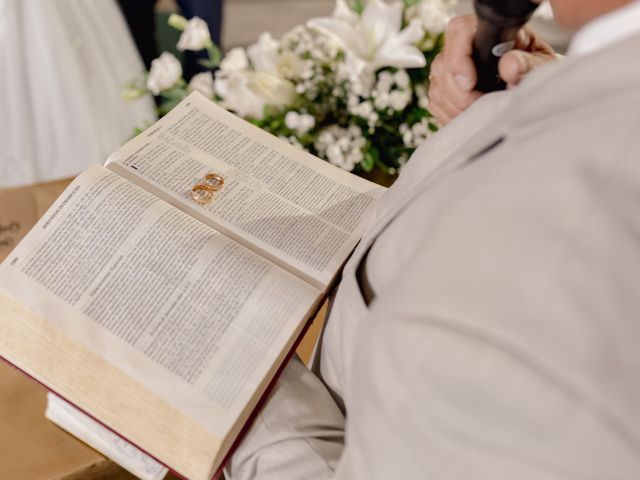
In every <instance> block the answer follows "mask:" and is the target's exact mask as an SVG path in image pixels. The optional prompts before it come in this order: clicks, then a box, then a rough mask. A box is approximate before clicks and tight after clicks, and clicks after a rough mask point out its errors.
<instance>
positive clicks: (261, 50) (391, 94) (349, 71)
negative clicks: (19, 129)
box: [126, 0, 455, 175]
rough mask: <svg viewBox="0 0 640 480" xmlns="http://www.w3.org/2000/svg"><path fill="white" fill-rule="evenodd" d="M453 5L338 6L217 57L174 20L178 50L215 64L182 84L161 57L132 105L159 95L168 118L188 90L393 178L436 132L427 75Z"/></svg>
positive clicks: (205, 40)
mask: <svg viewBox="0 0 640 480" xmlns="http://www.w3.org/2000/svg"><path fill="white" fill-rule="evenodd" d="M454 1H455V0H404V1H394V2H390V3H388V2H385V1H383V0H368V1H365V0H351V1H348V0H337V3H336V7H335V10H334V12H333V15H332V16H331V17H323V18H314V19H311V20H309V21H308V22H307V23H306V25H300V26H297V27H295V28H294V29H293V30H291V31H289V32H287V33H285V34H284V35H283V36H282V37H281V38H280V39H279V40H278V39H274V38H273V37H272V36H271V35H270V34H269V33H263V34H262V35H261V36H260V38H259V39H258V41H257V42H256V43H255V44H253V45H251V46H249V47H247V48H246V49H245V48H240V47H238V48H234V49H232V50H230V51H229V52H228V53H227V54H226V56H225V57H224V59H221V55H220V53H219V50H218V49H217V48H216V47H215V46H214V45H213V43H212V42H211V38H210V36H209V32H208V30H207V27H206V24H205V23H204V22H203V21H202V20H200V19H198V18H194V19H191V20H189V21H188V22H187V20H186V19H184V18H183V17H180V16H178V15H172V16H171V17H170V19H169V24H170V25H172V26H173V27H175V28H177V29H179V30H182V35H181V37H180V41H179V43H178V49H180V50H205V49H206V50H207V51H208V53H209V59H208V60H206V61H205V63H206V66H208V67H214V66H219V68H218V70H216V72H215V75H213V74H212V73H211V72H206V73H201V74H198V75H196V76H194V77H193V79H192V80H191V81H190V82H189V83H188V84H187V83H186V82H185V81H184V80H183V78H182V70H181V67H180V63H179V61H178V60H177V59H176V58H175V57H174V56H173V55H171V54H170V53H163V54H162V55H161V56H160V57H159V58H157V59H156V60H154V61H153V63H152V66H151V70H150V72H149V74H148V76H147V78H146V82H145V84H144V85H142V84H135V83H134V84H131V85H129V88H128V90H127V92H126V97H127V98H133V97H136V96H139V95H141V94H145V93H147V92H151V93H153V94H154V95H157V96H159V97H160V102H159V103H160V107H159V110H160V113H161V114H163V113H166V112H167V111H168V110H170V109H171V108H172V107H173V106H174V105H175V104H176V103H177V102H179V101H180V100H181V99H182V98H184V97H185V96H186V95H187V94H188V93H189V92H190V91H194V90H197V91H200V92H201V93H203V94H204V95H206V96H208V97H209V98H212V99H213V100H215V101H216V102H218V103H219V104H220V105H221V106H222V107H224V108H226V109H228V110H230V111H232V112H234V113H236V114H237V115H239V116H241V117H243V118H245V119H247V120H249V121H250V122H252V123H254V124H255V125H257V126H259V127H261V128H263V129H265V130H267V131H269V132H271V133H273V134H274V135H277V136H279V137H281V138H283V139H286V140H287V141H288V142H290V143H292V144H294V145H297V146H299V147H300V148H303V149H305V150H308V151H309V152H311V153H313V154H315V155H317V156H319V157H321V158H324V159H326V160H328V161H329V162H331V163H332V164H334V165H337V166H339V167H341V168H344V169H345V170H349V171H354V172H356V173H362V172H371V171H373V170H374V169H377V170H379V171H381V172H383V173H385V174H390V175H396V174H397V173H398V171H399V169H400V168H401V167H402V165H403V164H404V163H405V162H406V161H407V159H408V158H409V156H410V155H411V153H412V152H413V151H414V150H415V148H416V147H418V145H420V143H421V142H422V141H424V139H425V138H426V137H427V136H428V135H430V134H431V133H432V132H435V131H436V130H437V125H436V123H435V119H434V118H433V117H432V115H431V114H430V113H429V110H428V99H427V82H428V76H429V67H430V64H431V61H432V60H433V58H434V57H435V56H436V55H437V53H438V52H439V51H440V49H441V46H442V36H443V35H442V34H443V32H444V29H445V26H446V24H447V22H448V20H449V13H450V11H451V7H452V6H453V2H454Z"/></svg>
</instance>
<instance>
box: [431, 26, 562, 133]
mask: <svg viewBox="0 0 640 480" xmlns="http://www.w3.org/2000/svg"><path fill="white" fill-rule="evenodd" d="M477 23H478V22H477V19H476V16H475V15H463V16H460V17H456V18H454V19H452V20H451V21H450V22H449V25H448V26H447V31H446V33H445V41H444V49H443V51H442V52H441V53H440V54H439V55H438V56H437V57H436V58H435V60H434V61H433V63H432V65H431V75H430V76H429V80H430V83H429V111H430V112H431V113H432V114H433V115H435V117H436V119H437V120H438V121H439V122H440V123H441V124H442V125H446V124H447V123H449V122H450V121H451V120H452V119H454V118H455V117H456V116H457V115H458V114H460V112H462V111H463V110H465V109H466V108H467V107H469V105H471V104H472V103H473V102H474V101H476V100H477V99H478V98H479V97H480V96H481V95H482V93H480V92H478V91H475V90H474V87H475V85H476V83H477V80H478V77H477V75H476V68H475V65H474V64H473V60H472V58H471V54H472V50H473V37H474V35H475V32H476V27H477ZM555 58H556V54H555V52H554V51H553V49H552V48H551V47H550V46H549V44H548V43H546V42H545V41H544V40H542V39H540V38H539V37H538V36H537V35H536V34H535V33H533V32H532V31H531V30H529V29H527V28H522V29H521V30H520V31H519V32H518V36H517V38H516V45H515V47H514V50H512V51H510V52H508V53H506V54H505V55H504V56H503V57H502V58H501V59H500V63H499V64H498V70H499V72H500V77H502V79H503V80H504V81H505V82H506V83H507V87H508V88H512V87H514V86H516V85H517V84H518V83H520V80H522V78H523V77H524V76H525V75H526V74H527V73H529V72H530V71H531V70H533V69H534V68H536V67H537V66H538V65H541V64H543V63H546V62H548V61H550V60H554V59H555Z"/></svg>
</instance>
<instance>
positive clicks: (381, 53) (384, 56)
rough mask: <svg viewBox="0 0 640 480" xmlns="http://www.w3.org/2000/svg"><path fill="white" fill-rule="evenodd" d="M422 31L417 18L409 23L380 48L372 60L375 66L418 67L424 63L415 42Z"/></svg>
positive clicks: (420, 36) (422, 33)
mask: <svg viewBox="0 0 640 480" xmlns="http://www.w3.org/2000/svg"><path fill="white" fill-rule="evenodd" d="M423 36H424V31H423V29H422V26H421V25H420V21H419V20H412V21H411V23H410V24H409V25H408V26H407V28H405V29H404V30H402V31H401V32H400V33H399V34H397V35H394V36H393V37H392V38H390V39H389V40H388V41H387V42H386V43H385V44H384V45H383V46H382V48H381V49H380V50H378V54H377V55H376V58H375V60H374V66H375V67H376V68H381V67H385V66H388V67H397V68H419V67H424V66H425V65H426V60H425V58H424V54H423V53H422V52H421V51H420V49H419V48H418V47H416V46H415V43H416V42H418V41H419V40H421V39H422V37H423Z"/></svg>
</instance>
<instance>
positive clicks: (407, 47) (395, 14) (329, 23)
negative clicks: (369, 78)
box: [307, 0, 426, 70]
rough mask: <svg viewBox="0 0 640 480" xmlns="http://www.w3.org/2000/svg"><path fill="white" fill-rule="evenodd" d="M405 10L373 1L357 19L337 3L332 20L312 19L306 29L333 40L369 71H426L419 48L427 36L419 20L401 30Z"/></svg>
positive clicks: (398, 6)
mask: <svg viewBox="0 0 640 480" xmlns="http://www.w3.org/2000/svg"><path fill="white" fill-rule="evenodd" d="M403 10H404V6H403V3H402V2H401V1H396V2H392V3H385V2H383V1H382V0H370V1H369V2H368V3H367V4H366V6H365V8H364V10H363V12H362V15H360V16H358V15H357V14H355V12H350V9H349V7H348V6H347V5H346V3H345V2H344V0H338V1H337V3H336V9H335V11H334V16H333V17H320V18H314V19H311V20H309V22H307V26H308V27H309V28H313V29H316V30H318V31H320V32H322V33H324V34H325V35H328V36H329V37H331V38H333V39H334V40H335V41H336V42H337V43H339V44H340V46H341V47H342V48H343V49H344V50H345V51H346V52H347V53H348V54H351V55H353V56H355V57H356V58H357V59H358V60H359V61H360V62H364V63H366V65H367V67H368V68H370V69H373V70H377V69H379V68H383V67H397V68H418V67H424V66H425V64H426V62H425V59H424V55H423V53H422V52H421V51H420V49H419V48H418V47H416V43H417V42H419V41H420V40H422V38H423V36H424V31H423V29H422V26H421V22H420V21H419V20H417V19H416V20H415V21H412V22H410V23H409V25H408V26H407V27H406V28H404V29H402V13H403ZM354 66H355V65H354ZM360 68H362V67H360Z"/></svg>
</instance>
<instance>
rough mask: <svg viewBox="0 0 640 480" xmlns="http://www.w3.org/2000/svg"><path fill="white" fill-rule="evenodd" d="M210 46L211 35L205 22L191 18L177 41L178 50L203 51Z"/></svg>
mask: <svg viewBox="0 0 640 480" xmlns="http://www.w3.org/2000/svg"><path fill="white" fill-rule="evenodd" d="M210 44H211V34H209V27H208V26H207V22H205V21H204V20H202V19H201V18H198V17H193V18H192V19H191V20H189V22H188V23H187V26H186V28H185V29H184V31H183V32H182V35H180V40H178V50H181V51H184V50H194V51H198V50H203V49H205V48H207V46H209V45H210Z"/></svg>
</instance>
